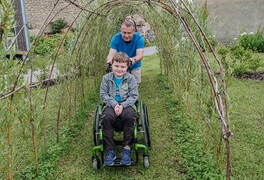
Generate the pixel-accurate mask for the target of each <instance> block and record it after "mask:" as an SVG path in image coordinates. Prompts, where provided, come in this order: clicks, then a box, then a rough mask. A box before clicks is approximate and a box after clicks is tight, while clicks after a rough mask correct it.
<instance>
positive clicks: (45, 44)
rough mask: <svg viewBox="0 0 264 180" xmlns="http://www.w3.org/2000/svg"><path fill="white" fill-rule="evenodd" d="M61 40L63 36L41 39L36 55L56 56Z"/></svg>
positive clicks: (37, 45)
mask: <svg viewBox="0 0 264 180" xmlns="http://www.w3.org/2000/svg"><path fill="white" fill-rule="evenodd" d="M32 38H33V37H32ZM61 39H62V36H61V35H53V36H50V37H40V38H39V41H38V42H37V44H36V54H39V55H42V56H45V55H51V54H54V52H55V48H56V47H58V46H59V44H60V42H61Z"/></svg>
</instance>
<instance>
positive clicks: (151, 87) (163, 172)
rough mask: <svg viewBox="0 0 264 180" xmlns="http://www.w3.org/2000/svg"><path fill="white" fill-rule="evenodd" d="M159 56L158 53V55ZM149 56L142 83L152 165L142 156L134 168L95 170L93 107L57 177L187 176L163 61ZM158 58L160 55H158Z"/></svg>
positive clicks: (62, 162)
mask: <svg viewBox="0 0 264 180" xmlns="http://www.w3.org/2000/svg"><path fill="white" fill-rule="evenodd" d="M154 56H155V55H154ZM152 57H153V56H147V57H145V58H144V62H143V72H142V79H143V82H142V83H141V85H140V99H141V100H142V101H143V102H145V103H146V104H147V107H148V115H149V122H150V134H151V135H150V137H151V143H152V149H151V150H150V168H149V169H145V168H144V167H143V162H142V156H140V159H139V163H138V164H137V165H135V166H131V167H119V168H101V169H100V170H99V171H95V170H94V169H93V168H92V164H91V149H92V147H93V136H92V123H93V110H92V111H90V112H89V113H88V120H87V122H86V124H85V127H84V128H83V129H82V132H81V133H80V136H79V137H77V138H76V139H74V140H73V141H72V145H71V147H70V150H69V152H67V153H65V154H64V156H63V158H62V159H61V160H60V162H59V164H58V166H57V169H56V175H55V176H54V179H106V178H108V179H183V177H182V176H181V174H179V173H177V172H179V169H180V167H179V166H178V162H179V161H180V158H179V157H178V155H177V153H176V152H177V147H176V145H174V144H173V143H172V142H173V139H174V138H175V137H176V134H175V132H173V131H172V130H171V127H172V126H171V123H170V120H169V117H168V114H167V113H166V107H165V103H164V98H163V94H162V91H161V87H159V80H158V75H159V61H158V60H155V61H153V59H152ZM156 59H157V58H156Z"/></svg>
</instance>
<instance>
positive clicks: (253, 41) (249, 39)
mask: <svg viewBox="0 0 264 180" xmlns="http://www.w3.org/2000/svg"><path fill="white" fill-rule="evenodd" d="M239 43H240V45H241V46H242V47H243V48H244V49H251V50H253V51H257V52H262V53H263V52H264V37H263V35H262V34H261V33H259V32H258V33H256V34H252V33H251V34H245V33H243V34H241V35H240V38H239Z"/></svg>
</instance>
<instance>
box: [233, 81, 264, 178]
mask: <svg viewBox="0 0 264 180" xmlns="http://www.w3.org/2000/svg"><path fill="white" fill-rule="evenodd" d="M228 93H229V97H230V125H231V130H232V131H233V132H234V134H235V136H234V138H233V139H231V152H232V155H231V161H232V174H233V177H235V179H264V163H263V162H264V153H263V152H264V127H263V123H264V82H263V81H262V82H260V81H254V80H239V79H233V80H232V83H231V86H230V87H229V89H228Z"/></svg>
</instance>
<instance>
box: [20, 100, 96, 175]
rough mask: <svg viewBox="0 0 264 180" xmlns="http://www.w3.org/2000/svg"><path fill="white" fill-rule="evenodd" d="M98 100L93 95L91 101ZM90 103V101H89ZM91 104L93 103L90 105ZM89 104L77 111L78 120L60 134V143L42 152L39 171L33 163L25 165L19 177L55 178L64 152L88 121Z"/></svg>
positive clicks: (53, 144)
mask: <svg viewBox="0 0 264 180" xmlns="http://www.w3.org/2000/svg"><path fill="white" fill-rule="evenodd" d="M97 101H98V100H96V101H95V100H94V97H93V96H91V98H90V103H91V104H93V103H95V102H97ZM87 104H88V103H87ZM89 106H91V105H89ZM85 107H87V105H84V107H83V108H82V109H80V111H79V112H78V113H77V116H76V117H75V118H77V119H78V121H72V122H73V123H72V126H71V129H70V130H64V131H63V132H61V135H60V137H61V138H60V142H59V143H56V142H54V143H52V144H50V145H49V147H48V148H47V150H46V152H44V151H43V152H41V154H40V157H39V169H38V173H37V172H36V168H35V165H34V164H33V163H32V164H31V165H28V166H24V167H23V170H21V171H20V173H19V174H18V175H17V177H18V178H19V179H50V178H53V174H54V172H55V171H54V170H55V168H56V166H57V163H58V161H59V160H60V158H61V156H62V155H63V153H64V152H66V151H70V149H69V147H70V145H71V142H72V140H73V139H74V138H75V137H77V136H78V135H79V134H80V131H81V129H82V128H83V125H84V123H85V121H86V118H87V117H86V116H84V115H83V114H84V112H85V110H86V108H85ZM87 108H88V107H87Z"/></svg>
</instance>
